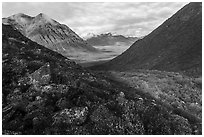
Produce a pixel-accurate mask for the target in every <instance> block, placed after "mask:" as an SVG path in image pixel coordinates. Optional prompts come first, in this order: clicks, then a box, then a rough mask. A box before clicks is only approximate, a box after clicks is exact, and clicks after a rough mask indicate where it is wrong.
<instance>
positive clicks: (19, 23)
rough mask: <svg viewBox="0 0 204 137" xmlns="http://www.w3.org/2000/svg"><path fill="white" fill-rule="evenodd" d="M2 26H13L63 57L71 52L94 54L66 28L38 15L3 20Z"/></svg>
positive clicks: (41, 14)
mask: <svg viewBox="0 0 204 137" xmlns="http://www.w3.org/2000/svg"><path fill="white" fill-rule="evenodd" d="M2 22H3V23H4V24H10V25H13V26H14V27H15V28H17V29H18V30H19V31H20V32H21V33H22V34H23V35H24V36H26V37H28V38H30V39H31V40H33V41H35V42H37V43H38V44H40V45H43V46H45V47H48V48H49V49H51V50H54V51H57V52H59V53H61V54H63V55H64V56H68V55H69V54H72V53H73V52H96V51H97V50H96V49H95V48H93V47H92V46H90V45H88V44H87V43H86V42H85V41H84V40H83V39H82V38H81V37H79V36H78V35H77V34H76V33H75V32H74V31H72V30H71V29H70V28H69V27H68V26H66V25H64V24H60V23H59V22H57V21H55V20H53V19H51V18H50V17H48V16H47V15H45V14H43V13H40V14H38V15H37V16H35V17H31V16H28V15H26V14H23V13H19V14H14V15H12V16H10V17H8V18H3V19H2Z"/></svg>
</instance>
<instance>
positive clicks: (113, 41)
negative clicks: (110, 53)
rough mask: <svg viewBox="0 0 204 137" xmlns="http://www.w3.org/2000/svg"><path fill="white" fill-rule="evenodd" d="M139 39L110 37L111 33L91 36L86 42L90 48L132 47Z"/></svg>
mask: <svg viewBox="0 0 204 137" xmlns="http://www.w3.org/2000/svg"><path fill="white" fill-rule="evenodd" d="M138 39H139V38H137V37H125V36H123V35H112V34H111V33H106V34H100V35H93V36H92V37H90V38H88V39H87V40H86V42H87V43H89V44H90V45H92V46H108V45H125V46H126V45H132V44H133V43H134V42H135V41H137V40H138Z"/></svg>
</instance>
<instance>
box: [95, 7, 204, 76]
mask: <svg viewBox="0 0 204 137" xmlns="http://www.w3.org/2000/svg"><path fill="white" fill-rule="evenodd" d="M95 68H96V69H112V70H122V71H124V70H125V71H127V70H130V69H132V70H135V69H156V70H165V71H177V72H181V71H182V72H184V73H185V74H188V75H194V76H199V75H201V72H202V3H190V4H188V5H186V6H184V7H183V8H182V9H181V10H179V11H178V12H177V13H176V14H174V15H173V16H172V17H171V18H169V19H167V20H166V21H165V22H164V23H163V24H162V25H160V26H159V27H158V28H157V29H155V30H154V31H153V32H151V33H150V34H149V35H147V36H146V37H144V38H143V39H141V40H138V41H136V42H135V43H134V44H133V45H132V46H131V47H130V48H129V49H128V50H126V51H125V52H124V53H122V54H121V55H119V56H118V57H116V58H114V59H113V60H111V61H110V62H108V63H105V64H104V65H102V66H98V67H95Z"/></svg>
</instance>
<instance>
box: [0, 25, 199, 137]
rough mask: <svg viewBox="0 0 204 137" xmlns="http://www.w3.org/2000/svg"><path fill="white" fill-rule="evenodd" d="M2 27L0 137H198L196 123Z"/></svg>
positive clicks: (192, 118)
mask: <svg viewBox="0 0 204 137" xmlns="http://www.w3.org/2000/svg"><path fill="white" fill-rule="evenodd" d="M2 27H3V30H2V32H3V34H2V40H3V44H2V71H3V73H2V74H3V76H2V77H3V79H2V96H3V102H2V107H3V108H2V131H3V134H61V135H62V134H122V135H124V134H163V135H164V134H201V131H202V130H201V120H199V119H197V118H196V117H188V114H187V113H184V112H183V111H173V109H172V108H170V107H167V106H164V105H163V104H162V103H160V102H158V101H157V100H154V99H153V98H151V97H150V96H148V94H144V93H142V92H140V91H139V90H136V89H133V88H130V87H127V86H126V85H124V84H122V83H118V82H116V81H114V80H111V79H110V78H109V77H106V75H104V74H100V73H98V74H94V73H93V72H89V71H87V70H85V69H83V68H82V67H80V66H79V65H77V64H75V63H74V62H72V61H70V60H69V59H67V58H65V57H63V56H62V55H60V54H58V53H56V52H53V51H51V50H49V49H47V48H45V47H43V46H41V45H38V44H37V43H35V42H32V41H30V40H29V39H27V38H26V37H24V36H22V35H21V33H19V32H18V31H17V30H14V29H13V28H12V27H11V26H9V25H3V26H2ZM181 112H182V113H181Z"/></svg>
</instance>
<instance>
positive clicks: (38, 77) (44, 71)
mask: <svg viewBox="0 0 204 137" xmlns="http://www.w3.org/2000/svg"><path fill="white" fill-rule="evenodd" d="M29 78H30V82H31V83H32V84H33V85H46V84H48V83H49V82H50V78H51V73H50V63H46V64H45V65H43V66H42V67H41V68H39V69H38V70H36V71H35V72H33V73H32V74H30V75H29Z"/></svg>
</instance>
